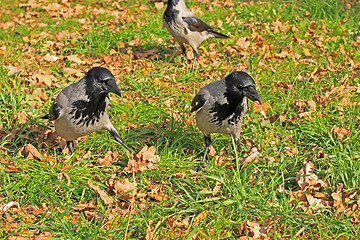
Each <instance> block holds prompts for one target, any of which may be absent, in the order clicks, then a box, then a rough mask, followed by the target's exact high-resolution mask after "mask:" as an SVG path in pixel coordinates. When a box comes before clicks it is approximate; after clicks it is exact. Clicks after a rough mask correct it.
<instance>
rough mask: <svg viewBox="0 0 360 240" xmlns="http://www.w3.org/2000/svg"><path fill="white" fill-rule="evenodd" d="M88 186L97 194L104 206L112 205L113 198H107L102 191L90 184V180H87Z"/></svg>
mask: <svg viewBox="0 0 360 240" xmlns="http://www.w3.org/2000/svg"><path fill="white" fill-rule="evenodd" d="M88 186H89V187H90V188H92V189H93V190H95V192H96V193H97V194H99V196H100V198H101V200H102V201H103V202H104V203H105V204H106V205H109V204H112V203H114V198H113V197H111V196H109V195H108V194H107V193H106V192H105V191H104V190H102V189H101V188H100V187H99V186H97V185H95V184H93V183H92V182H91V180H90V179H89V181H88Z"/></svg>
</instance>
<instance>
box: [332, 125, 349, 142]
mask: <svg viewBox="0 0 360 240" xmlns="http://www.w3.org/2000/svg"><path fill="white" fill-rule="evenodd" d="M331 132H332V133H333V134H335V135H336V136H338V138H339V139H340V140H343V139H344V137H345V136H347V135H348V134H349V133H350V130H348V129H345V128H339V127H337V126H336V125H335V126H333V127H332V129H331Z"/></svg>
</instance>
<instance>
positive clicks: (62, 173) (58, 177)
mask: <svg viewBox="0 0 360 240" xmlns="http://www.w3.org/2000/svg"><path fill="white" fill-rule="evenodd" d="M63 177H65V178H66V179H67V183H66V186H70V184H71V180H70V177H69V175H68V174H67V173H64V172H61V173H59V174H58V175H57V179H58V180H59V181H61V180H62V179H63Z"/></svg>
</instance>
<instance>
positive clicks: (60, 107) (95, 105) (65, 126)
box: [44, 67, 132, 153]
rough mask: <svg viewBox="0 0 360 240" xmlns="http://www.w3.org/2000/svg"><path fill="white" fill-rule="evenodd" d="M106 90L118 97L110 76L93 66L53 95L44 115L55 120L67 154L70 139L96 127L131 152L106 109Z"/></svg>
mask: <svg viewBox="0 0 360 240" xmlns="http://www.w3.org/2000/svg"><path fill="white" fill-rule="evenodd" d="M110 92H112V93H115V94H116V95H118V96H120V97H121V96H122V93H121V90H120V88H119V87H118V85H117V84H116V82H115V77H114V75H113V74H112V73H111V72H110V71H109V70H108V69H106V68H103V67H94V68H92V69H90V70H89V71H88V72H87V73H86V75H85V77H83V78H82V79H80V80H79V81H78V82H75V83H73V84H71V85H69V86H67V87H66V88H64V89H63V90H61V91H60V93H59V94H58V96H57V97H56V99H55V101H54V102H53V104H52V105H51V107H50V111H49V114H48V115H46V116H45V117H44V118H48V119H49V120H50V121H55V130H56V132H57V133H58V135H59V136H60V137H62V138H64V139H65V140H66V144H67V146H68V148H69V150H70V152H71V153H73V151H74V140H76V139H77V138H79V137H82V136H85V135H88V134H90V133H92V132H95V131H97V130H107V131H109V132H110V134H111V135H112V136H113V137H114V138H115V140H116V141H118V142H119V143H120V144H121V145H123V146H124V147H125V148H126V149H127V150H129V151H130V152H132V150H131V149H130V148H129V147H128V146H127V145H126V144H125V143H124V140H123V139H122V138H121V136H120V134H119V133H118V131H116V129H115V127H114V126H113V125H112V123H111V121H110V118H109V116H108V114H107V112H106V109H107V107H108V106H109V103H110V102H109V98H108V94H109V93H110Z"/></svg>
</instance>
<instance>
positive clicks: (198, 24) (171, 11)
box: [163, 0, 228, 72]
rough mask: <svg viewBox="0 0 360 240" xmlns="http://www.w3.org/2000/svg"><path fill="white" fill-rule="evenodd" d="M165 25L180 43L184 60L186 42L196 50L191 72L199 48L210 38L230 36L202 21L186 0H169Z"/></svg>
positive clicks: (164, 20)
mask: <svg viewBox="0 0 360 240" xmlns="http://www.w3.org/2000/svg"><path fill="white" fill-rule="evenodd" d="M163 26H164V27H166V28H167V30H168V31H169V33H170V34H171V36H173V37H174V39H175V41H176V42H177V43H179V45H180V48H181V51H182V61H184V58H185V56H186V49H185V46H184V43H187V44H189V45H190V46H191V47H192V49H193V52H194V63H193V65H192V68H191V72H192V71H194V68H195V62H196V59H197V56H198V50H197V48H198V47H199V46H200V44H201V43H202V42H203V41H205V40H206V39H209V38H228V36H226V35H224V34H222V33H218V32H216V31H215V30H214V29H212V28H211V27H210V26H209V25H207V24H206V23H204V22H203V21H201V19H200V18H198V17H196V16H195V15H194V14H193V13H192V12H190V10H189V9H188V8H187V7H186V5H185V1H184V0H169V1H168V5H167V8H166V10H165V13H164V16H163Z"/></svg>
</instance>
